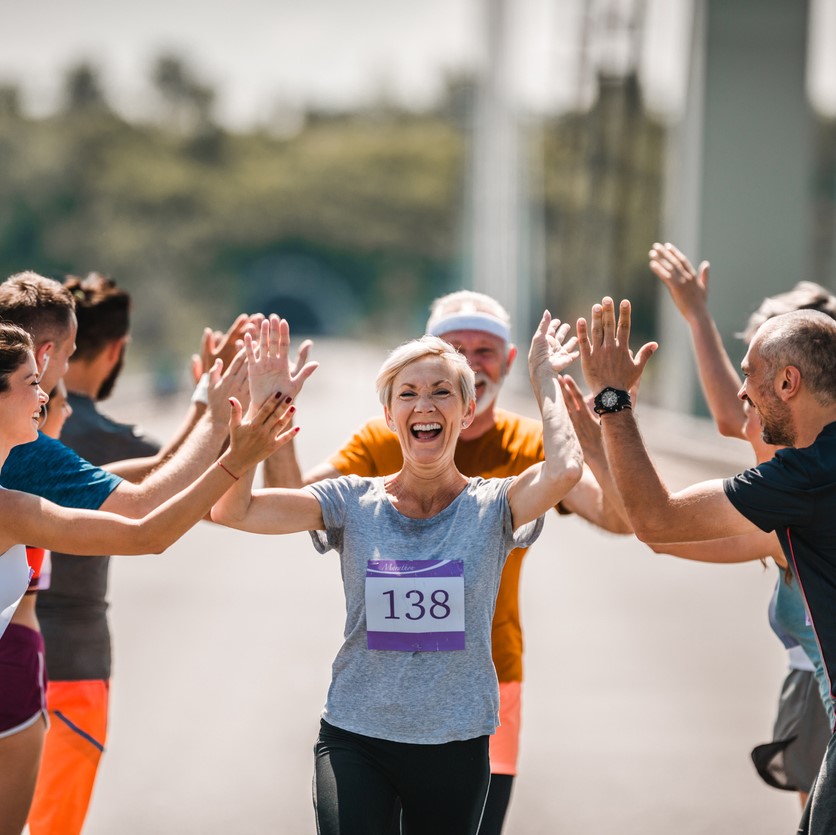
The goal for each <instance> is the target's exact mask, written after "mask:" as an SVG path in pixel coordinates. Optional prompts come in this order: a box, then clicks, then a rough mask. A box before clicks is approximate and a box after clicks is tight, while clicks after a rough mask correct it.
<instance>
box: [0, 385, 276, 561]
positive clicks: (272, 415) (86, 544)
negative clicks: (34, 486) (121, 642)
mask: <svg viewBox="0 0 836 835" xmlns="http://www.w3.org/2000/svg"><path fill="white" fill-rule="evenodd" d="M288 421H289V414H288V412H287V410H286V409H285V408H284V407H283V406H282V404H281V403H280V402H279V401H278V399H273V401H272V402H268V403H265V404H264V406H263V407H262V408H261V409H260V410H258V412H257V413H255V414H254V415H253V416H252V417H251V418H250V419H248V420H246V421H242V420H241V407H240V404H238V403H237V401H236V402H235V403H234V404H233V410H232V415H231V420H230V431H231V442H230V447H229V449H228V450H227V451H226V452H225V453H224V454H223V455H222V456H221V458H220V459H219V460H218V462H217V465H212V466H209V467H208V469H207V470H206V472H204V473H203V474H202V475H201V476H200V477H199V478H197V479H196V480H195V481H194V483H192V484H190V485H189V486H188V487H186V488H185V489H184V490H182V491H180V492H179V493H178V494H177V495H175V496H173V497H172V498H171V499H169V500H168V501H166V502H165V503H163V504H162V505H161V506H160V507H158V508H157V509H155V510H154V511H152V512H151V513H149V514H147V515H146V516H144V517H143V518H141V519H126V518H124V517H123V516H119V515H116V514H113V513H103V512H100V511H95V510H75V509H70V508H64V507H60V506H58V505H54V504H52V503H51V502H48V501H46V500H45V499H41V498H38V497H35V496H31V495H29V494H27V493H19V492H15V491H4V492H3V493H2V494H0V530H2V532H3V536H2V546H0V547H2V549H3V550H6V549H7V548H9V547H10V546H11V545H12V544H13V543H15V542H28V543H31V544H33V545H37V546H40V547H43V548H50V549H54V550H60V551H62V552H66V553H74V554H82V555H85V554H87V555H98V554H111V553H116V554H146V553H160V552H161V551H163V550H165V549H166V548H167V547H168V546H169V545H171V543H172V542H174V541H175V540H177V539H178V538H179V537H180V536H182V535H183V534H184V533H185V532H186V531H187V530H188V529H189V528H190V527H192V526H193V525H194V524H196V523H197V522H198V521H200V520H201V519H202V518H203V517H204V516H205V515H206V514H207V513H208V512H209V510H210V508H211V506H212V504H213V502H215V501H216V500H217V499H218V498H219V497H220V496H221V495H222V494H223V493H224V491H225V490H227V489H229V487H230V485H232V484H233V483H235V479H243V477H244V474H245V473H247V472H250V473H251V471H252V469H253V468H254V467H255V465H256V464H257V463H258V462H259V461H261V460H262V459H263V458H264V457H265V456H266V455H269V454H270V453H272V452H273V451H274V450H275V449H277V448H278V446H279V445H281V444H282V443H285V442H286V441H287V440H288V438H289V433H288V432H283V429H284V427H285V426H286V424H287V422H288Z"/></svg>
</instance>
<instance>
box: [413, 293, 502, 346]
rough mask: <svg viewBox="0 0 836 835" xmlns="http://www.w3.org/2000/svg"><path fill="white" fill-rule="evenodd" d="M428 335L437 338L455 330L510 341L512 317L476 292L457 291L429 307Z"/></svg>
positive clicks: (494, 301)
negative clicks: (480, 333)
mask: <svg viewBox="0 0 836 835" xmlns="http://www.w3.org/2000/svg"><path fill="white" fill-rule="evenodd" d="M426 330H427V333H429V334H433V335H434V336H439V335H441V334H443V333H449V332H450V331H454V330H482V331H485V333H490V334H493V335H494V336H498V337H499V338H500V339H503V340H504V341H505V342H506V343H510V341H511V317H510V316H509V314H508V311H507V310H506V309H505V308H504V307H503V306H502V305H501V304H500V303H499V302H498V301H497V300H496V299H493V298H491V297H490V296H486V295H485V294H484V293H477V292H476V291H475V290H457V291H456V292H455V293H448V294H447V295H446V296H441V297H440V298H437V299H436V300H435V301H434V302H433V303H432V304H431V305H430V318H429V319H428V320H427V328H426Z"/></svg>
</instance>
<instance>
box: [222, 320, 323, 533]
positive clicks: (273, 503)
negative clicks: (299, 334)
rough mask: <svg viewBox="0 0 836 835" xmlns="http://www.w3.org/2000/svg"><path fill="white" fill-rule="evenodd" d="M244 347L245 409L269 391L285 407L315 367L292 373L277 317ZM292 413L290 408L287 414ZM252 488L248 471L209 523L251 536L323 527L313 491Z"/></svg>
mask: <svg viewBox="0 0 836 835" xmlns="http://www.w3.org/2000/svg"><path fill="white" fill-rule="evenodd" d="M245 347H246V351H247V367H248V378H249V380H250V394H251V404H250V409H254V408H256V406H257V404H258V403H259V402H260V400H261V399H262V398H264V397H268V393H272V395H271V396H274V397H275V396H279V397H280V399H282V400H283V401H284V402H286V403H289V402H290V401H291V399H292V397H293V396H295V395H296V394H297V393H298V392H299V390H300V389H301V387H302V384H303V383H304V381H305V380H306V379H307V378H308V377H309V376H310V375H311V374H312V373H313V372H314V370H315V369H316V364H315V363H307V364H306V365H303V367H302V369H301V370H299V371H298V372H296V371H295V370H294V371H291V369H290V367H289V363H288V353H289V351H290V331H289V329H288V326H287V322H286V321H285V320H282V319H279V317H278V316H271V317H270V319H269V321H265V322H264V323H263V324H262V327H261V332H260V335H259V341H258V344H255V343H254V342H253V340H252V339H250V338H249V337H248V338H247V339H246V340H245ZM293 411H294V409H293V407H291V414H292V412H293ZM298 431H299V428H298V427H295V428H294V429H293V430H291V432H290V435H291V437H293V435H295V434H296V433H297V432H298ZM294 461H295V458H294ZM300 480H301V479H300ZM252 485H253V473H249V474H247V475H246V476H244V477H243V478H242V479H241V480H240V481H239V482H237V483H236V484H235V485H234V486H233V488H232V489H231V490H229V491H228V492H227V493H226V495H224V496H223V497H222V498H221V499H220V500H219V501H218V502H217V503H216V504H215V506H214V507H213V508H212V520H213V521H214V522H219V523H220V524H222V525H226V526H227V527H230V528H237V529H238V530H244V531H251V532H252V533H273V534H277V533H296V532H297V531H310V530H321V529H322V528H323V527H324V522H323V519H322V511H321V509H320V505H319V502H318V501H317V499H316V498H315V497H314V495H313V494H312V493H308V492H307V491H305V490H298V489H287V488H265V489H263V490H253V486H252Z"/></svg>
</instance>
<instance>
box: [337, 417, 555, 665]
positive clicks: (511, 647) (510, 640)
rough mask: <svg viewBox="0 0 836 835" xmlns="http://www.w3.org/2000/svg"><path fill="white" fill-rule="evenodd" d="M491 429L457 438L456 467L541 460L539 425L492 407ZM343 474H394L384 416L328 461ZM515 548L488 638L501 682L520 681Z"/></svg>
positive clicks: (513, 471)
mask: <svg viewBox="0 0 836 835" xmlns="http://www.w3.org/2000/svg"><path fill="white" fill-rule="evenodd" d="M495 418H496V420H495V423H494V426H493V428H492V429H490V430H488V431H487V432H485V434H484V435H482V436H481V437H479V438H476V439H474V440H472V441H461V440H460V441H459V443H458V445H457V446H456V456H455V458H456V466H457V467H458V468H459V470H460V471H461V472H462V473H463V474H464V475H466V476H468V477H473V476H482V477H483V478H507V477H508V476H514V475H519V474H520V473H521V472H523V470H525V469H527V468H528V467H530V466H531V465H532V464H536V463H537V462H538V461H542V460H543V427H542V424H541V423H540V422H539V421H536V420H531V419H530V418H525V417H522V416H520V415H515V414H513V413H512V412H504V411H501V410H497V411H496V412H495ZM329 463H330V464H331V466H332V467H334V469H336V470H338V471H339V472H340V473H342V474H343V475H358V476H364V477H368V478H374V477H377V476H384V475H389V474H390V473H396V472H397V471H398V470H400V468H401V466H402V465H403V457H402V455H401V447H400V443H399V442H398V437H397V435H395V433H394V432H392V430H391V429H389V427H388V426H387V425H386V421H385V420H384V419H383V418H375V419H373V420H370V421H368V422H367V423H365V424H364V425H363V426H362V427H361V429H360V430H359V431H358V432H356V433H355V434H354V435H353V436H352V438H351V439H350V440H349V441H348V443H347V444H346V445H345V446H344V447H343V448H342V449H341V450H340V451H339V453H337V455H335V456H333V457H332V458H331V459H329ZM526 550H527V549H525V548H517V549H515V550H514V551H512V552H511V553H510V554H509V555H508V560H507V562H506V563H505V568H504V570H503V572H502V581H501V583H500V584H499V595H498V596H497V599H496V611H495V612H494V616H493V629H492V632H491V641H492V644H493V662H494V666H495V667H496V675H497V678H498V679H499V680H500V681H522V672H523V669H522V653H523V637H522V626H521V625H520V595H519V589H520V571H521V570H522V561H523V557H524V556H525V553H526Z"/></svg>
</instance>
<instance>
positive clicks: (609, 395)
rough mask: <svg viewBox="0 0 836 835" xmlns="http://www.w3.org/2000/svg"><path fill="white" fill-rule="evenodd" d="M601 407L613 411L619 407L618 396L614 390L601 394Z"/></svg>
mask: <svg viewBox="0 0 836 835" xmlns="http://www.w3.org/2000/svg"><path fill="white" fill-rule="evenodd" d="M601 405H602V406H603V407H604V408H605V409H612V408H613V406H617V405H618V394H617V393H616V392H614V391H613V390H612V389H610V390H609V391H605V392H602V393H601Z"/></svg>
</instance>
